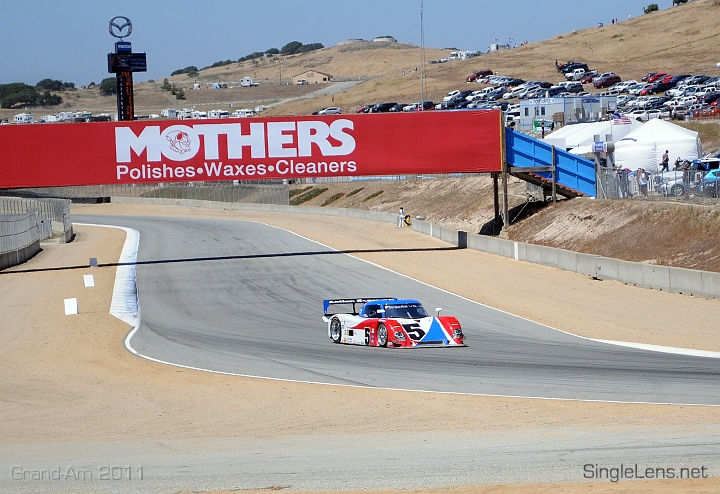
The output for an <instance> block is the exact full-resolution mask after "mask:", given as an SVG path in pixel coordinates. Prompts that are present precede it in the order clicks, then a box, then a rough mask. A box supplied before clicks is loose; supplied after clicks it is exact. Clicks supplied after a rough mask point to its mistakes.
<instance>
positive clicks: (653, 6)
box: [643, 3, 660, 14]
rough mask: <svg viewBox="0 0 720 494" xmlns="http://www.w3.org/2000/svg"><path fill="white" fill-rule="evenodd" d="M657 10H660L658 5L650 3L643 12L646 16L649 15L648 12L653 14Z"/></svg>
mask: <svg viewBox="0 0 720 494" xmlns="http://www.w3.org/2000/svg"><path fill="white" fill-rule="evenodd" d="M657 10H660V7H658V4H656V3H651V4H650V5H648V6H647V7H645V8H644V9H643V12H645V13H646V14H649V13H650V12H655V11H657Z"/></svg>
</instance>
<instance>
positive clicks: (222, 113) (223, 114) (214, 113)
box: [208, 110, 230, 118]
mask: <svg viewBox="0 0 720 494" xmlns="http://www.w3.org/2000/svg"><path fill="white" fill-rule="evenodd" d="M208 118H230V112H229V111H227V110H210V111H209V112H208Z"/></svg>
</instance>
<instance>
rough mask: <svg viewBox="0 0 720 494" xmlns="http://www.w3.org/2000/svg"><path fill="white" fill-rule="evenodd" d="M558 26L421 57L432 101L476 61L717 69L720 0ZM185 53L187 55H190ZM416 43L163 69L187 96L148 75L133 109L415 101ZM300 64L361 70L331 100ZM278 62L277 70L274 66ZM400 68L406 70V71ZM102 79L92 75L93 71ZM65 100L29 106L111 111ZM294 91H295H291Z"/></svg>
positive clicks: (98, 103) (90, 99) (540, 75)
mask: <svg viewBox="0 0 720 494" xmlns="http://www.w3.org/2000/svg"><path fill="white" fill-rule="evenodd" d="M573 27H574V26H568V32H566V33H564V34H559V35H557V36H555V37H553V38H550V39H548V40H544V41H541V42H536V43H529V44H527V45H524V46H520V47H518V48H515V49H513V50H504V51H498V52H493V53H489V54H484V55H481V56H480V57H477V58H474V59H470V60H466V61H454V62H451V63H446V64H436V65H426V66H425V85H426V95H427V97H426V99H430V100H433V101H438V100H440V99H442V96H443V95H444V94H446V93H447V92H448V91H450V90H452V89H456V88H458V87H461V86H464V85H465V82H464V81H465V77H466V76H467V75H468V74H470V73H471V72H473V71H474V70H478V69H482V68H490V69H492V70H494V71H495V72H497V73H500V74H507V75H513V76H517V77H521V78H524V79H527V78H533V79H542V80H548V81H551V82H552V81H556V80H557V79H558V74H557V72H556V71H555V60H560V61H565V60H568V59H573V60H582V61H585V62H587V63H588V64H589V65H590V66H591V68H595V69H598V70H601V71H606V70H612V71H614V72H616V73H617V74H618V75H620V76H621V77H622V79H623V80H628V79H638V80H639V79H640V78H641V77H642V76H643V75H644V74H646V73H648V72H651V71H656V70H665V71H667V72H670V73H683V72H688V73H705V74H708V75H718V74H720V70H718V69H717V68H716V63H717V62H718V61H720V54H718V52H717V45H718V40H719V36H720V1H719V0H695V1H694V2H690V3H687V4H685V5H682V6H679V7H672V8H669V9H666V10H662V11H658V12H653V13H650V14H646V15H642V16H639V17H636V18H633V19H631V20H622V21H621V22H620V23H619V24H615V25H612V24H611V25H607V26H604V27H602V28H598V27H591V28H587V29H581V30H580V29H578V30H576V31H573ZM448 55H449V52H448V51H442V50H438V49H432V48H428V49H426V50H425V59H426V60H428V61H429V60H436V59H439V58H442V57H446V56H448ZM188 63H192V60H188ZM419 63H420V48H418V47H417V46H413V45H406V44H401V43H361V44H351V45H342V46H333V47H328V48H324V49H321V50H317V51H315V52H311V53H306V54H301V55H292V56H287V57H282V60H278V59H276V58H272V59H270V58H269V59H260V60H258V61H257V63H253V62H244V63H243V64H240V65H238V64H231V65H227V66H223V67H217V68H211V69H207V70H202V71H201V72H200V75H199V77H197V81H198V82H201V83H210V82H228V83H230V85H231V84H232V83H237V82H238V81H239V80H240V79H241V78H242V77H244V76H251V77H253V78H254V79H257V80H259V81H260V87H259V88H237V89H225V90H204V89H203V90H201V91H191V90H189V88H190V87H192V83H193V82H195V78H193V79H190V78H188V77H187V75H185V74H182V75H177V76H173V77H168V79H169V80H170V81H171V82H173V83H175V84H176V85H178V86H179V87H184V88H185V89H186V95H187V100H185V101H178V100H176V99H175V98H174V97H173V96H171V95H170V94H169V93H167V92H163V91H162V90H161V89H160V85H161V83H162V80H161V79H158V80H157V81H155V82H154V83H150V82H147V81H145V82H138V83H136V101H135V103H136V108H137V111H138V113H143V114H149V113H160V110H161V109H163V108H167V107H175V108H181V107H188V108H189V107H192V106H196V107H198V108H199V109H204V110H209V109H213V108H221V107H228V105H230V104H232V105H233V107H235V108H244V107H250V108H254V107H255V106H258V105H269V104H275V103H278V102H280V101H283V100H286V99H289V98H295V99H296V100H295V101H290V102H288V103H284V104H282V105H279V106H277V107H275V108H272V109H270V110H267V111H266V112H265V113H264V114H265V115H281V114H282V115H290V114H293V115H298V114H309V113H311V112H313V111H315V110H317V109H318V108H320V107H323V106H329V105H330V104H332V105H334V106H339V107H340V108H341V109H342V110H343V112H345V113H350V112H354V111H355V110H356V109H357V108H358V107H359V106H362V105H364V104H368V103H373V102H381V101H399V102H413V101H418V100H419V98H420V74H419V71H416V70H415V69H416V68H418V69H419V67H418V65H419ZM306 69H316V70H319V71H322V72H326V73H329V74H332V75H333V76H334V77H335V78H336V79H339V80H345V81H347V80H363V81H364V82H362V83H361V84H358V85H357V86H355V87H353V88H351V89H348V90H345V91H342V92H341V93H339V94H337V95H336V96H335V98H334V101H332V98H331V96H329V95H322V96H318V95H314V94H312V93H313V92H314V91H315V90H316V89H317V86H292V85H290V86H286V85H285V83H286V82H289V81H290V80H291V77H292V76H293V75H295V74H298V73H300V72H302V71H303V70H306ZM281 72H282V80H281V79H280V73H281ZM403 73H404V75H403ZM98 82H99V81H98ZM61 94H62V96H63V99H64V100H65V102H64V103H63V104H62V105H60V106H61V107H62V108H59V107H58V108H48V109H47V110H43V109H35V110H33V111H34V113H36V115H38V116H39V115H42V114H46V113H52V112H55V111H60V110H81V109H82V110H89V111H92V112H93V113H100V112H114V111H115V104H116V103H115V97H114V96H100V95H99V91H97V90H94V89H93V90H77V91H71V92H65V93H61ZM298 98H299V99H298ZM15 113H18V111H17V110H2V111H0V116H1V117H3V118H8V117H12V115H14V114H15Z"/></svg>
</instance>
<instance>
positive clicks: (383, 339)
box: [377, 323, 388, 346]
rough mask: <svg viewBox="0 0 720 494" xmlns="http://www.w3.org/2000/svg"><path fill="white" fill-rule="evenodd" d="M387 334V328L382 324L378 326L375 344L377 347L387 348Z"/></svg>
mask: <svg viewBox="0 0 720 494" xmlns="http://www.w3.org/2000/svg"><path fill="white" fill-rule="evenodd" d="M387 342H388V332H387V328H386V327H385V325H384V324H383V323H380V324H378V328H377V343H378V346H387Z"/></svg>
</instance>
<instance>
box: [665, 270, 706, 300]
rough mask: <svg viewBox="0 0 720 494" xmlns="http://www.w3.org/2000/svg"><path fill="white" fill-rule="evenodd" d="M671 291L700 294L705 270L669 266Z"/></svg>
mask: <svg viewBox="0 0 720 494" xmlns="http://www.w3.org/2000/svg"><path fill="white" fill-rule="evenodd" d="M668 272H669V274H670V291H671V292H674V293H681V294H683V295H698V294H699V293H700V292H699V291H698V289H700V290H702V286H703V283H702V278H703V272H702V271H696V270H694V269H684V268H668Z"/></svg>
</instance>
